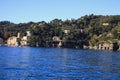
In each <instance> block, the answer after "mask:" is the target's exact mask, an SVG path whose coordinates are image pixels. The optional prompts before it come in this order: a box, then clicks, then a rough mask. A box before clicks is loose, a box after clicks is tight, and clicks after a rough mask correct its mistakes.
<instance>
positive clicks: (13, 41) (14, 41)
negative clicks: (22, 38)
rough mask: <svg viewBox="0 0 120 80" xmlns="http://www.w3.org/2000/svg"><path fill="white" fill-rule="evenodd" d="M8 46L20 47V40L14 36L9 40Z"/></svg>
mask: <svg viewBox="0 0 120 80" xmlns="http://www.w3.org/2000/svg"><path fill="white" fill-rule="evenodd" d="M7 45H8V46H18V45H19V38H17V37H15V36H12V37H10V38H8V40H7Z"/></svg>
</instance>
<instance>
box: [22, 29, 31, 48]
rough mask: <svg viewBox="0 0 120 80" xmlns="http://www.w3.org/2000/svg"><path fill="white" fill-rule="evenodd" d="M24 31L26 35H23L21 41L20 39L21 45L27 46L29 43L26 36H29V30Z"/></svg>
mask: <svg viewBox="0 0 120 80" xmlns="http://www.w3.org/2000/svg"><path fill="white" fill-rule="evenodd" d="M26 33H27V35H26V36H23V37H22V38H21V41H20V44H21V46H27V45H28V44H29V43H28V37H29V36H31V32H30V31H27V32H26Z"/></svg>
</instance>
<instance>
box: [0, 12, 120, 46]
mask: <svg viewBox="0 0 120 80" xmlns="http://www.w3.org/2000/svg"><path fill="white" fill-rule="evenodd" d="M26 31H30V32H31V33H32V36H30V37H29V40H28V42H29V46H39V47H56V44H58V43H57V42H60V41H61V43H62V45H61V46H60V47H70V48H83V46H84V45H86V46H97V45H99V44H100V43H102V42H110V43H115V42H116V43H117V44H118V45H120V43H119V42H120V15H109V16H103V15H93V14H91V15H85V16H83V17H81V18H78V19H71V20H65V21H62V20H60V19H54V20H52V21H50V22H49V23H46V22H44V21H41V22H37V23H35V22H29V23H19V24H15V23H12V22H9V21H1V22H0V37H1V38H3V39H4V41H6V40H7V39H8V38H9V37H12V36H17V33H18V32H20V33H21V35H22V36H24V35H26ZM55 36H56V37H57V38H59V40H53V37H55ZM53 44H55V45H53Z"/></svg>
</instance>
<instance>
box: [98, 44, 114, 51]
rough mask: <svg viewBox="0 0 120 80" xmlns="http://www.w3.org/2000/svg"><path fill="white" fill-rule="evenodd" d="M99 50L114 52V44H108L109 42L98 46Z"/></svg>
mask: <svg viewBox="0 0 120 80" xmlns="http://www.w3.org/2000/svg"><path fill="white" fill-rule="evenodd" d="M98 49H99V50H113V44H112V43H108V42H104V43H100V44H99V46H98Z"/></svg>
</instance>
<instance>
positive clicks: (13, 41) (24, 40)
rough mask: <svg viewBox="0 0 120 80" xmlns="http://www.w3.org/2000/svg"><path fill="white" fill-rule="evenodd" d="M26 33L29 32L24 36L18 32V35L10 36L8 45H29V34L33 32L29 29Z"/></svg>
mask: <svg viewBox="0 0 120 80" xmlns="http://www.w3.org/2000/svg"><path fill="white" fill-rule="evenodd" d="M26 33H27V35H26V36H23V37H21V35H20V33H18V34H17V37H16V36H12V37H10V38H8V40H7V45H8V46H19V45H21V46H27V45H28V36H31V33H30V31H27V32H26Z"/></svg>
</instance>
